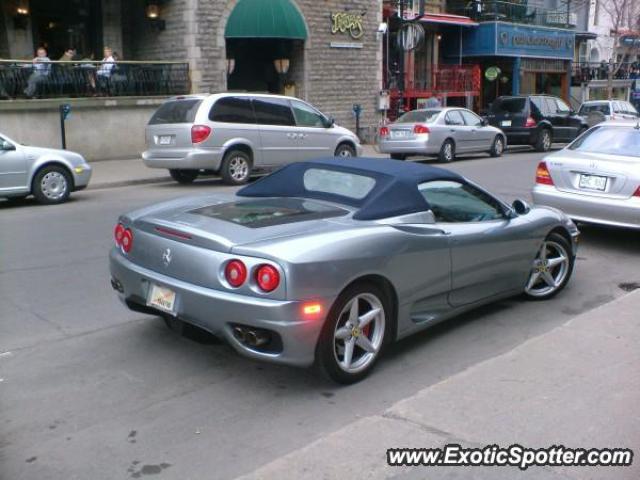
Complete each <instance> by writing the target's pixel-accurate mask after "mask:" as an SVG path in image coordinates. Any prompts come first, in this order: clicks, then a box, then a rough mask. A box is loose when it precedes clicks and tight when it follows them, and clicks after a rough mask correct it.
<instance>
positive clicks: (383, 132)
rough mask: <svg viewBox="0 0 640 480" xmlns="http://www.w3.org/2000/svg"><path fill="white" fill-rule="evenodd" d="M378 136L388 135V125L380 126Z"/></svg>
mask: <svg viewBox="0 0 640 480" xmlns="http://www.w3.org/2000/svg"><path fill="white" fill-rule="evenodd" d="M380 136H381V137H388V136H389V128H388V127H380Z"/></svg>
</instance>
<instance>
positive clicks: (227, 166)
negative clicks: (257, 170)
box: [220, 150, 251, 185]
mask: <svg viewBox="0 0 640 480" xmlns="http://www.w3.org/2000/svg"><path fill="white" fill-rule="evenodd" d="M220 175H222V180H223V181H224V183H227V184H229V185H242V184H243V183H247V181H248V180H249V176H250V175H251V158H250V157H249V155H247V154H246V153H245V152H243V151H241V150H231V151H230V152H229V153H227V154H226V155H225V156H224V160H223V161H222V167H221V168H220Z"/></svg>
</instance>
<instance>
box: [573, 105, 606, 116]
mask: <svg viewBox="0 0 640 480" xmlns="http://www.w3.org/2000/svg"><path fill="white" fill-rule="evenodd" d="M592 112H600V113H602V114H603V115H609V114H610V113H611V111H610V110H609V103H592V104H590V105H582V107H580V115H589V114H590V113H592Z"/></svg>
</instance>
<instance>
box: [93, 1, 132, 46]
mask: <svg viewBox="0 0 640 480" xmlns="http://www.w3.org/2000/svg"><path fill="white" fill-rule="evenodd" d="M125 3H126V2H125ZM122 31H123V28H122V5H121V3H120V0H102V43H103V45H105V46H109V47H111V48H112V49H113V51H114V52H118V54H120V55H123V54H124V53H125V52H123V50H122V47H123V45H122ZM98 53H99V54H101V53H102V52H98Z"/></svg>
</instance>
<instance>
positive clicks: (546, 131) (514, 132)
mask: <svg viewBox="0 0 640 480" xmlns="http://www.w3.org/2000/svg"><path fill="white" fill-rule="evenodd" d="M487 120H488V121H489V123H490V124H491V125H493V126H494V127H498V128H500V129H502V131H503V132H504V133H505V134H506V135H507V143H508V144H509V145H531V146H532V147H534V148H535V149H536V150H538V151H539V152H546V151H547V150H549V148H551V144H552V143H553V142H570V141H572V140H573V139H574V138H576V137H577V136H578V135H580V134H582V132H584V131H585V130H586V129H587V128H589V125H588V124H587V122H586V120H585V119H584V118H582V117H580V116H578V115H576V113H575V112H574V111H573V110H572V109H571V107H570V106H569V105H567V104H566V103H565V102H564V101H563V100H561V99H559V98H557V97H552V96H550V95H529V96H514V97H498V98H497V99H496V100H495V101H494V102H493V105H491V109H490V110H489V113H488V114H487Z"/></svg>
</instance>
